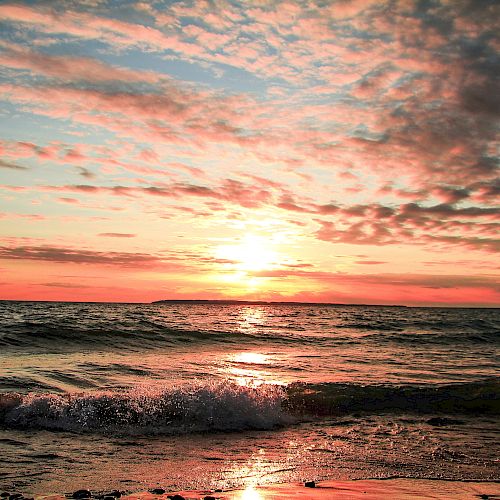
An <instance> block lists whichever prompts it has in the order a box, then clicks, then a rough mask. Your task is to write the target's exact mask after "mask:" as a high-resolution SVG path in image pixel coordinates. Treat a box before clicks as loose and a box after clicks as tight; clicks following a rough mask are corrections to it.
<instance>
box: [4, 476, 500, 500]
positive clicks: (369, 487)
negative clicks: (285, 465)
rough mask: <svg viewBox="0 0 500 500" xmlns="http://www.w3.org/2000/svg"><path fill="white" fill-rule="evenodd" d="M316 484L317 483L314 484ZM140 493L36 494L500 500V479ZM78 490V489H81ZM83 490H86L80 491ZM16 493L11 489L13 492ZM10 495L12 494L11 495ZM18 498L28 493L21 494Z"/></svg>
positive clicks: (38, 499) (133, 499)
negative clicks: (476, 499) (473, 499)
mask: <svg viewBox="0 0 500 500" xmlns="http://www.w3.org/2000/svg"><path fill="white" fill-rule="evenodd" d="M313 484H314V483H313ZM157 488H158V489H156V490H155V489H150V490H149V491H139V492H136V493H128V492H118V491H113V492H110V493H107V494H106V493H102V492H99V493H98V492H93V493H92V496H89V495H87V496H85V494H84V493H80V496H78V495H75V493H76V491H75V493H73V494H71V493H66V494H46V495H34V496H33V497H31V496H30V497H29V498H34V500H66V499H68V498H89V499H94V498H95V499H97V498H100V499H106V500H111V499H112V498H121V499H122V500H154V499H159V500H167V499H169V498H170V499H173V500H285V499H309V500H328V499H332V498H335V499H337V498H338V499H351V500H361V499H363V500H377V499H388V498H390V499H391V500H419V499H440V498H442V499H450V498H456V499H464V500H465V499H471V498H481V499H485V500H488V499H491V500H493V499H497V500H498V499H500V480H498V481H477V480H459V481H457V480H446V479H414V478H384V479H351V480H339V481H337V480H325V481H319V482H317V483H315V484H314V487H311V486H309V487H306V486H305V485H304V483H298V482H293V483H276V484H265V485H252V484H249V485H248V486H247V487H246V488H238V489H230V490H215V491H214V490H181V491H166V490H164V489H163V488H160V487H157ZM77 491H78V490H77ZM79 491H80V492H82V491H85V490H79ZM14 493H16V492H10V494H11V495H13V494H14ZM7 498H8V497H7ZM17 498H18V500H22V499H23V498H26V499H28V496H20V497H17Z"/></svg>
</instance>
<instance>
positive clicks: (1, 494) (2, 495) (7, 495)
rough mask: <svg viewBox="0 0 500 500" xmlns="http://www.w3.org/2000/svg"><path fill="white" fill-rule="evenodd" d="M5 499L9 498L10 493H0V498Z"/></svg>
mask: <svg viewBox="0 0 500 500" xmlns="http://www.w3.org/2000/svg"><path fill="white" fill-rule="evenodd" d="M5 497H10V493H7V492H6V491H4V492H3V493H0V498H5Z"/></svg>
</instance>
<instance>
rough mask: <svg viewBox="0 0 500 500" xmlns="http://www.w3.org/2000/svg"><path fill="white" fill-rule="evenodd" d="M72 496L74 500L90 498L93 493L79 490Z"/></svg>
mask: <svg viewBox="0 0 500 500" xmlns="http://www.w3.org/2000/svg"><path fill="white" fill-rule="evenodd" d="M71 496H72V497H73V498H90V497H91V496H92V493H90V491H89V490H77V491H75V492H74V493H73V495H71Z"/></svg>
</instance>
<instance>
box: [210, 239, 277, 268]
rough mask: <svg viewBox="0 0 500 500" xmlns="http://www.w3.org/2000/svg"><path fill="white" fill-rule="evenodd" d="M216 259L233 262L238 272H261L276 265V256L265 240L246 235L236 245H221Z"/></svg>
mask: <svg viewBox="0 0 500 500" xmlns="http://www.w3.org/2000/svg"><path fill="white" fill-rule="evenodd" d="M216 254H217V257H219V258H222V259H227V260H229V261H231V262H234V266H235V268H236V269H237V270H238V271H263V270H265V269H269V268H271V267H273V266H274V265H275V264H276V261H277V259H278V254H277V253H276V252H275V251H274V250H273V249H272V248H271V244H270V243H269V240H268V239H267V238H264V237H262V236H257V235H255V234H247V235H246V236H245V237H244V238H243V240H242V241H241V242H240V243H238V244H237V245H222V246H220V247H219V248H218V249H217V251H216Z"/></svg>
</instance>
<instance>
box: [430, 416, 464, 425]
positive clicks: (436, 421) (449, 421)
mask: <svg viewBox="0 0 500 500" xmlns="http://www.w3.org/2000/svg"><path fill="white" fill-rule="evenodd" d="M427 423H428V424H429V425H433V426H435V427H442V426H444V425H460V424H462V423H463V422H462V421H461V420H455V419H454V418H445V417H432V418H430V419H429V420H427Z"/></svg>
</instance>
